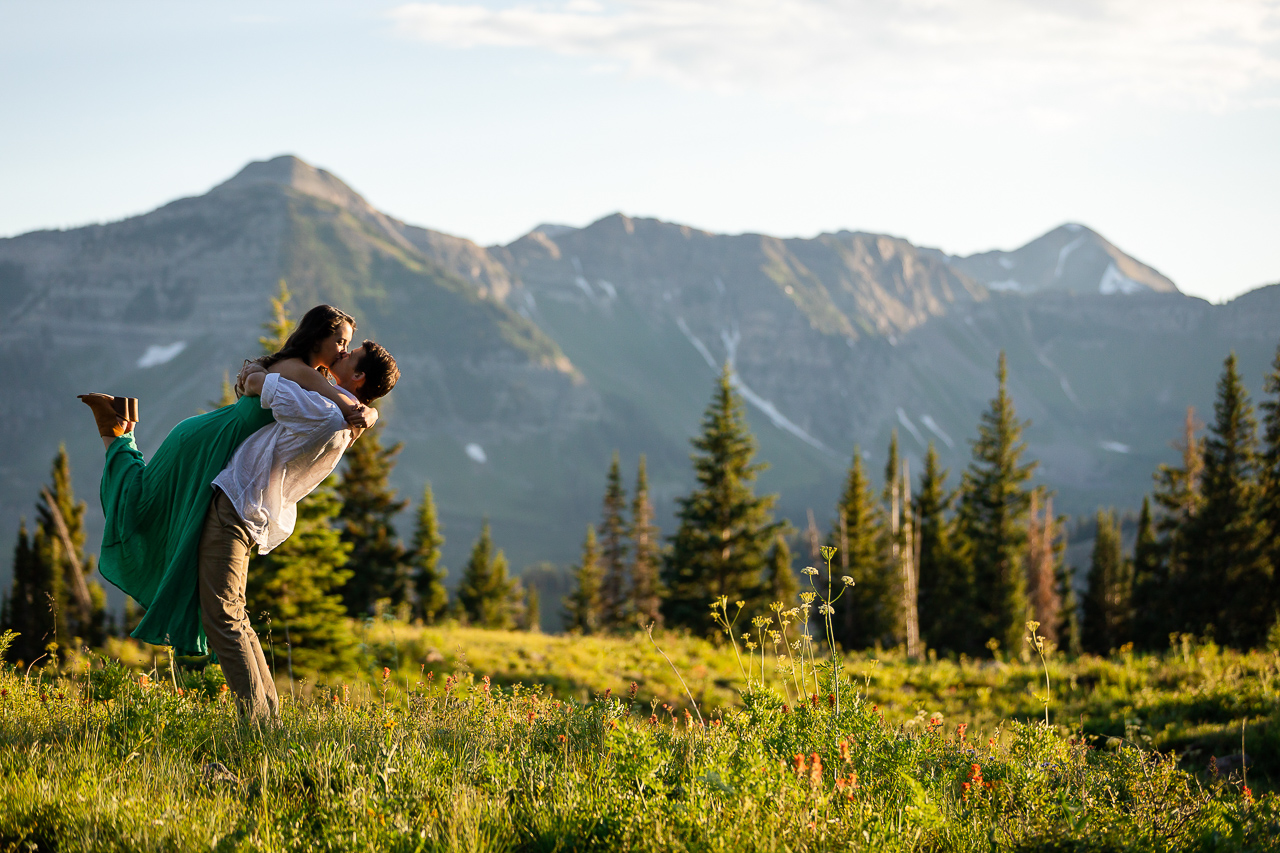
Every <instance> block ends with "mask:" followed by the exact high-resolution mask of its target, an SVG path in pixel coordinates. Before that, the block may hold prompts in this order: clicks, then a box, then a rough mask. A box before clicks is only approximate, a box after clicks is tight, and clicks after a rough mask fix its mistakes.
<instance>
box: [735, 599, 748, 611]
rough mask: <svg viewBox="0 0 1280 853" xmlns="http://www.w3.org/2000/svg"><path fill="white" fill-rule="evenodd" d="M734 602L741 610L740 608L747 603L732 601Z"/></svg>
mask: <svg viewBox="0 0 1280 853" xmlns="http://www.w3.org/2000/svg"><path fill="white" fill-rule="evenodd" d="M734 603H735V604H737V605H738V609H739V610H741V609H742V608H744V607H746V606H747V603H746V602H745V601H737V602H734Z"/></svg>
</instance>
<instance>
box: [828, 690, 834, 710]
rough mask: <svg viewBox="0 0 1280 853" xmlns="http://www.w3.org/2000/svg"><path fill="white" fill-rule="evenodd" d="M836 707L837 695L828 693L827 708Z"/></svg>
mask: <svg viewBox="0 0 1280 853" xmlns="http://www.w3.org/2000/svg"><path fill="white" fill-rule="evenodd" d="M835 706H836V694H834V693H828V694H827V707H828V708H834V707H835Z"/></svg>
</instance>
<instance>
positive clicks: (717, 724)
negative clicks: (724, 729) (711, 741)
mask: <svg viewBox="0 0 1280 853" xmlns="http://www.w3.org/2000/svg"><path fill="white" fill-rule="evenodd" d="M711 728H713V729H718V728H720V721H719V720H712V721H711Z"/></svg>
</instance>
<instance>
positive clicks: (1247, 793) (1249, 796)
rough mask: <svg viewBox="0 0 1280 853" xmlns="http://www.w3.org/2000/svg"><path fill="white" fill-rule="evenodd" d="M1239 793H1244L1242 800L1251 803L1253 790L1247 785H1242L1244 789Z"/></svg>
mask: <svg viewBox="0 0 1280 853" xmlns="http://www.w3.org/2000/svg"><path fill="white" fill-rule="evenodd" d="M1241 793H1243V794H1244V801H1245V802H1246V803H1250V804H1252V803H1253V791H1252V790H1250V789H1249V786H1248V785H1245V786H1244V790H1243V791H1242V792H1241Z"/></svg>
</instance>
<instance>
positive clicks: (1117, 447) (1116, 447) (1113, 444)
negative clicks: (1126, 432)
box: [1098, 441, 1129, 453]
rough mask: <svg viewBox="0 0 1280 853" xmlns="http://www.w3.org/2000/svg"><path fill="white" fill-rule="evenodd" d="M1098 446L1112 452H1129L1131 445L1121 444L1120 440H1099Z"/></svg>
mask: <svg viewBox="0 0 1280 853" xmlns="http://www.w3.org/2000/svg"><path fill="white" fill-rule="evenodd" d="M1098 446H1099V447H1101V448H1102V449H1103V450H1109V451H1111V452H1112V453H1128V452H1129V445H1127V444H1121V443H1120V442H1118V441H1099V442H1098Z"/></svg>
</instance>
